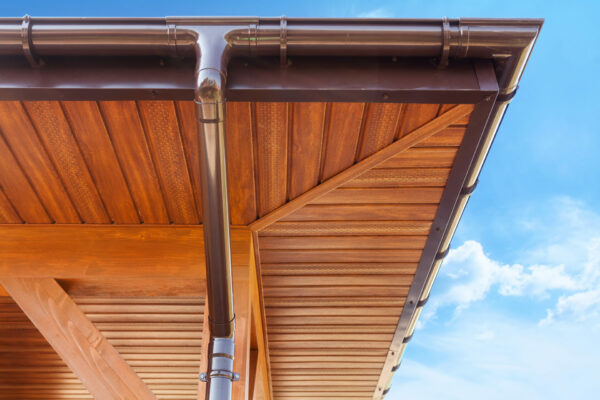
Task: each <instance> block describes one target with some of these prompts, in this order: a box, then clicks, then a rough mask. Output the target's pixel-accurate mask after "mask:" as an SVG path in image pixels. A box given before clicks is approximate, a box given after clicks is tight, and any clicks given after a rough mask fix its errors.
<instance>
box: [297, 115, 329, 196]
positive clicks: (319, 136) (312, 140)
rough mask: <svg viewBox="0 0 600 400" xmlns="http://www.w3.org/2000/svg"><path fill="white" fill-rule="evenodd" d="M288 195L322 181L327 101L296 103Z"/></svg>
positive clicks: (300, 192) (299, 192) (300, 191)
mask: <svg viewBox="0 0 600 400" xmlns="http://www.w3.org/2000/svg"><path fill="white" fill-rule="evenodd" d="M291 107H292V126H291V130H292V134H291V141H292V143H291V152H290V156H291V159H290V160H289V162H290V164H291V165H290V168H291V169H290V182H289V198H290V199H293V198H296V197H298V196H299V195H301V194H302V193H304V192H306V191H307V190H309V189H311V188H313V187H315V186H316V185H318V184H319V175H320V172H321V171H320V169H321V152H322V144H323V128H324V122H325V103H293V104H292V105H291Z"/></svg>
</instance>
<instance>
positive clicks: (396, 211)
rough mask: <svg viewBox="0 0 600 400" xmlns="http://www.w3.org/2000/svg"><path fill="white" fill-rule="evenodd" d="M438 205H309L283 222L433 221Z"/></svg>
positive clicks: (283, 219)
mask: <svg viewBox="0 0 600 400" xmlns="http://www.w3.org/2000/svg"><path fill="white" fill-rule="evenodd" d="M436 210H437V205H436V204H377V205H375V204H372V203H371V204H308V205H306V206H304V207H302V208H301V209H299V210H298V211H296V212H294V213H292V214H290V215H288V216H287V217H285V218H282V219H281V221H282V222H283V221H346V220H354V221H432V220H433V217H434V216H435V212H436Z"/></svg>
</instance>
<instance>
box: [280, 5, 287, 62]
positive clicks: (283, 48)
mask: <svg viewBox="0 0 600 400" xmlns="http://www.w3.org/2000/svg"><path fill="white" fill-rule="evenodd" d="M279 62H280V63H281V66H282V67H287V63H288V61H287V18H286V17H285V15H283V16H282V17H281V19H280V22H279Z"/></svg>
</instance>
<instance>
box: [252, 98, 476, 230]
mask: <svg viewBox="0 0 600 400" xmlns="http://www.w3.org/2000/svg"><path fill="white" fill-rule="evenodd" d="M472 111H473V105H472V104H459V105H457V106H456V107H454V108H451V109H450V110H448V111H446V112H445V113H443V114H442V115H440V116H439V117H437V118H435V119H433V120H431V121H429V122H428V123H426V124H425V125H423V126H421V127H420V128H417V129H415V130H414V131H412V132H410V133H408V134H406V135H405V136H403V137H402V138H400V139H398V140H397V141H396V142H394V143H392V144H391V145H389V146H387V147H385V148H383V149H382V150H380V151H378V152H377V153H375V154H373V155H371V156H369V157H367V158H365V159H363V160H362V161H359V162H358V163H356V164H354V165H353V166H351V167H350V168H347V169H345V170H344V171H342V172H340V173H339V174H337V175H335V176H333V177H332V178H330V179H328V180H326V181H325V182H323V183H321V184H320V185H318V186H315V187H314V188H312V189H310V190H309V191H308V192H306V193H304V194H302V195H300V196H298V197H296V198H295V199H293V200H292V201H290V202H288V203H286V204H284V205H283V206H281V207H279V208H278V209H276V210H274V211H272V212H270V213H269V214H267V215H265V216H264V217H262V218H260V219H258V220H256V221H255V222H253V223H252V224H250V229H252V230H253V231H261V230H263V229H265V228H266V227H268V226H269V225H271V224H273V223H275V222H277V221H279V220H280V219H282V218H284V217H286V216H288V215H290V214H291V213H293V212H294V211H296V210H298V209H300V208H302V207H304V206H305V205H306V204H308V203H310V202H312V201H314V200H316V199H318V198H319V197H321V196H323V195H325V194H327V193H329V192H331V191H332V190H334V189H335V188H337V187H339V186H341V185H343V184H345V183H347V182H348V181H350V180H351V179H354V178H356V177H358V176H360V175H361V174H363V173H364V172H366V171H368V170H369V169H371V168H374V167H376V166H377V165H379V164H381V163H383V162H385V161H387V160H389V159H390V158H392V157H394V156H396V155H398V154H399V153H401V152H403V151H405V150H407V149H409V148H411V147H412V146H414V145H415V144H417V143H419V142H421V141H423V140H425V139H427V138H428V137H431V136H433V135H435V134H436V133H438V132H440V131H442V130H443V129H445V128H447V127H448V126H450V125H452V123H454V122H455V121H458V120H460V119H461V118H463V117H464V116H466V115H468V114H470V113H471V112H472Z"/></svg>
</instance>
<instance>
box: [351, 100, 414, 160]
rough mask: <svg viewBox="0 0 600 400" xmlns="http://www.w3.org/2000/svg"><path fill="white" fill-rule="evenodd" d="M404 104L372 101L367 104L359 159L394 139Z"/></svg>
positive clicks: (373, 152)
mask: <svg viewBox="0 0 600 400" xmlns="http://www.w3.org/2000/svg"><path fill="white" fill-rule="evenodd" d="M402 107H403V104H397V103H370V104H368V105H367V111H366V115H365V124H364V128H363V129H364V131H363V136H362V141H361V146H360V151H359V152H358V160H362V159H364V158H366V157H368V156H370V155H372V154H375V153H376V152H378V151H379V150H381V149H383V148H384V147H386V146H388V145H389V144H390V143H392V142H393V141H394V137H395V136H396V132H397V130H398V123H399V121H400V116H401V113H402Z"/></svg>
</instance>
